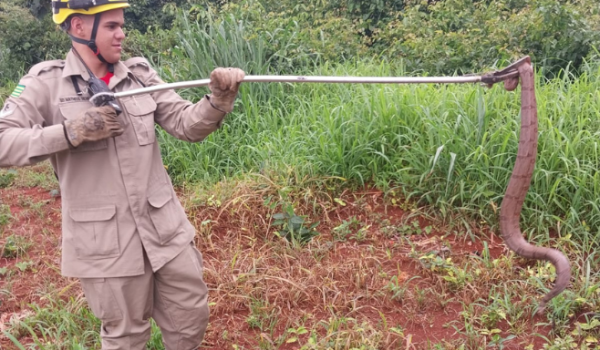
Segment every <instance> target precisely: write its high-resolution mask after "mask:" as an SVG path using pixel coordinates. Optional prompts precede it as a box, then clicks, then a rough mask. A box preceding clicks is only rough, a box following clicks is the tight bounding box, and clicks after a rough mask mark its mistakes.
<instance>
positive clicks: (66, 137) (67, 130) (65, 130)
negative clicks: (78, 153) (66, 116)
mask: <svg viewBox="0 0 600 350" xmlns="http://www.w3.org/2000/svg"><path fill="white" fill-rule="evenodd" d="M67 122H68V121H67V120H65V121H63V122H62V125H63V131H64V132H65V139H67V143H68V144H69V148H71V149H75V148H77V146H79V145H80V144H79V143H78V144H77V145H74V144H73V141H71V138H70V137H69V127H68V126H67V124H66V123H67Z"/></svg>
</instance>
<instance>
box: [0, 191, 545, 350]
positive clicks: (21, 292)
mask: <svg viewBox="0 0 600 350" xmlns="http://www.w3.org/2000/svg"><path fill="white" fill-rule="evenodd" d="M0 195H1V196H0V198H1V200H2V202H3V203H4V204H7V205H9V206H10V210H11V213H12V216H13V218H14V219H13V220H12V221H11V223H10V224H9V226H8V227H7V229H6V230H5V232H10V234H12V235H16V236H21V237H23V238H25V239H26V240H28V241H30V242H31V243H32V244H31V245H30V246H29V247H28V248H27V252H26V254H24V255H23V256H21V257H17V258H1V259H0V269H2V268H7V269H13V270H15V271H18V272H17V273H18V274H19V275H18V278H14V277H13V278H12V279H11V281H10V286H8V285H7V281H6V279H0V290H1V289H7V288H10V294H8V295H0V298H2V299H1V304H0V327H2V328H6V324H7V322H8V321H9V320H10V319H13V320H14V319H15V318H18V317H25V316H27V315H28V314H29V313H30V312H31V311H30V310H31V308H30V306H29V305H31V304H38V305H44V304H45V302H46V301H45V300H44V297H43V296H44V295H45V293H44V291H43V290H41V289H44V288H45V289H49V288H50V289H53V290H55V291H59V292H58V293H59V295H60V297H62V298H67V297H69V296H78V295H82V292H81V289H80V287H79V285H78V283H77V280H74V279H69V278H63V277H61V275H60V259H61V252H60V244H61V238H60V236H61V235H60V232H61V212H60V208H61V199H60V196H57V197H53V196H52V195H51V194H50V192H49V191H48V190H47V189H43V188H39V187H35V188H18V187H9V188H5V189H0ZM357 198H360V200H357ZM344 200H345V201H346V205H345V206H340V207H338V208H332V209H330V210H326V211H325V213H326V214H325V215H326V216H327V218H323V219H324V220H322V224H321V225H320V226H319V227H318V228H319V231H320V232H332V230H333V228H334V227H336V226H339V224H340V223H341V222H344V220H350V218H360V220H361V222H368V223H369V225H364V227H366V229H365V232H366V234H367V236H369V233H373V232H375V231H378V230H381V229H382V223H381V221H378V220H377V218H381V217H385V218H386V220H387V221H386V225H394V224H399V223H400V222H405V221H403V220H405V218H406V215H409V214H410V212H407V211H404V210H402V209H400V208H398V207H392V206H389V205H386V204H385V203H384V201H383V196H382V193H381V192H379V191H376V190H373V191H365V192H363V193H358V194H357V193H354V194H347V195H346V196H345V197H344ZM182 202H186V201H185V199H182ZM359 202H360V203H359ZM190 215H191V217H192V221H194V222H195V223H196V225H198V222H206V220H207V217H209V218H210V219H212V222H213V224H212V225H211V227H210V234H209V236H208V237H209V238H208V239H203V237H202V236H199V237H198V247H199V249H200V250H201V251H202V253H203V255H204V260H205V279H206V281H207V284H208V286H209V288H210V290H211V295H210V297H211V299H212V304H211V319H210V326H209V329H208V331H207V334H206V337H205V340H204V344H203V347H202V348H205V349H231V348H232V344H233V343H235V344H237V345H238V346H240V347H242V346H243V347H246V348H257V339H259V338H261V337H262V335H261V333H264V332H263V331H262V330H261V329H258V328H256V327H251V325H250V324H249V322H248V319H249V317H250V316H251V313H252V310H250V308H249V307H248V303H245V302H240V300H241V299H236V298H235V297H234V296H232V297H229V296H224V294H226V293H224V291H225V287H224V286H225V285H226V284H227V283H226V281H224V280H221V279H222V278H225V277H224V276H223V275H225V274H231V273H235V272H227V271H225V272H223V271H224V270H222V269H223V266H224V265H227V264H228V263H229V262H230V261H231V257H230V256H229V255H227V254H230V253H231V249H232V246H231V245H232V239H231V237H232V235H233V236H235V237H237V238H236V239H237V241H236V243H235V244H237V245H238V247H236V248H235V249H236V250H237V252H238V253H239V252H249V254H257V256H258V257H259V260H260V259H263V260H264V261H266V259H270V257H268V253H265V249H266V251H268V250H269V249H271V250H272V249H274V248H273V245H268V244H266V243H265V244H262V245H261V244H256V243H252V242H255V241H253V239H254V238H252V239H250V238H244V237H241V236H239V230H240V223H239V221H240V220H241V219H240V218H239V217H237V218H232V217H229V218H228V215H230V216H233V214H231V213H230V214H227V212H224V211H222V210H221V211H218V210H215V209H211V208H203V207H202V206H198V207H195V208H194V209H193V210H190ZM238 215H239V213H238ZM369 218H375V219H369ZM415 218H416V220H417V222H418V224H419V227H420V228H423V227H434V229H433V230H431V232H428V233H427V234H423V235H412V236H410V239H411V242H412V244H413V247H414V246H417V247H419V248H421V249H422V250H424V251H425V250H428V249H429V250H433V249H437V250H440V249H442V250H443V249H447V250H448V251H449V252H451V255H450V256H452V259H453V261H461V260H462V259H465V258H467V257H468V256H470V255H481V253H482V251H483V249H484V247H483V241H485V242H487V245H488V248H489V253H490V255H491V257H492V258H497V257H499V256H501V255H503V254H506V253H507V251H506V250H505V248H504V245H503V244H502V243H501V240H500V239H499V238H498V237H497V236H495V235H494V234H492V233H490V232H480V233H479V234H478V237H480V238H481V239H480V240H475V241H472V240H471V239H469V238H467V237H466V236H464V235H463V236H457V235H453V234H447V233H446V232H442V231H440V230H439V229H435V227H436V225H435V223H431V220H430V218H427V217H424V216H416V217H415ZM4 236H6V234H5V235H4ZM324 236H325V237H326V235H324ZM240 237H241V238H240ZM268 237H272V236H269V235H268V234H267V235H265V237H262V238H259V239H258V240H259V241H261V240H267V238H268ZM372 237H373V238H369V239H366V240H362V241H357V240H353V239H348V240H343V241H337V242H334V244H330V245H329V246H328V249H327V250H326V251H325V252H324V253H322V255H321V256H320V258H319V260H318V261H315V259H314V258H313V257H314V255H315V254H316V253H314V251H313V252H312V253H313V254H312V256H311V254H308V255H307V254H302V253H298V254H297V255H295V256H291V254H293V253H286V254H288V256H289V260H291V261H292V262H291V264H290V266H289V269H290V270H295V269H298V274H297V275H294V274H292V273H289V274H282V275H281V276H283V277H281V278H279V277H277V276H278V275H277V274H275V273H272V274H267V275H264V276H263V277H262V278H263V280H262V281H267V280H269V279H270V280H272V281H275V280H277V279H278V278H279V280H283V281H279V282H281V284H277V285H274V287H273V288H274V289H273V290H268V288H267V289H265V291H266V292H265V293H264V296H265V298H266V299H268V300H270V301H271V302H270V303H269V304H270V305H278V306H277V308H276V309H277V312H278V317H277V320H278V323H277V324H276V325H275V326H274V330H273V332H272V334H274V335H281V334H283V333H284V332H285V331H286V329H287V328H289V327H290V322H293V321H290V320H298V319H302V320H304V324H305V325H306V327H307V328H309V327H311V326H312V327H315V328H314V329H317V328H318V327H317V325H318V324H319V322H320V321H324V320H325V321H326V320H328V319H330V318H331V316H332V311H331V310H330V309H328V307H327V305H325V304H323V302H321V301H322V300H323V299H325V298H327V300H328V302H326V304H331V305H332V306H333V309H335V312H337V313H340V312H342V311H343V308H344V303H348V305H347V310H348V313H347V314H346V315H347V316H348V317H352V318H354V319H357V320H358V319H360V320H362V321H364V322H367V323H368V324H372V325H377V324H379V323H381V320H382V315H385V320H386V322H387V324H388V325H401V327H402V333H403V336H402V337H398V338H397V339H388V340H386V341H385V342H384V343H386V344H395V345H394V348H406V349H421V348H423V349H425V348H427V344H436V343H438V342H442V341H446V342H452V341H454V344H457V343H460V342H461V341H465V342H466V340H465V339H463V337H464V334H461V333H459V332H457V329H456V328H455V327H452V326H449V325H451V324H452V322H453V321H456V322H458V324H461V323H464V320H463V319H462V318H461V315H460V313H461V311H462V310H463V308H464V302H465V301H466V302H467V303H468V302H470V300H469V298H468V294H469V292H468V291H463V292H462V294H461V293H458V292H457V293H451V292H450V294H449V295H455V296H458V295H460V296H461V298H456V299H455V300H453V301H450V302H447V303H443V301H442V302H440V301H436V300H434V299H435V296H432V295H431V294H430V295H428V296H427V297H426V300H425V301H424V302H423V301H421V303H420V306H419V307H414V305H416V304H414V302H413V303H412V304H411V303H408V302H404V303H403V302H400V301H397V300H393V299H391V298H381V297H377V296H376V292H377V291H378V289H381V288H382V285H381V284H378V283H379V282H377V281H378V280H377V279H376V278H375V277H372V276H371V274H372V273H374V272H373V271H378V272H377V273H378V274H380V275H381V274H385V275H386V276H388V280H389V276H397V278H398V281H399V282H402V281H405V282H407V285H408V286H411V287H412V288H414V287H420V288H421V290H423V289H424V288H425V287H428V285H429V284H430V285H434V284H435V283H436V282H435V279H434V278H433V277H431V276H429V278H427V276H425V277H426V278H420V279H415V280H414V281H411V280H410V278H411V276H416V275H421V276H424V271H423V268H422V267H421V266H420V265H419V262H418V260H416V259H414V258H412V257H410V254H409V253H410V249H408V248H407V246H406V245H403V244H402V243H401V241H400V240H399V239H398V238H396V237H393V236H392V237H386V236H382V235H378V234H372ZM320 239H323V240H325V238H324V237H323V238H320ZM254 240H255V239H254ZM442 241H443V242H444V244H443V245H442V244H441V242H442ZM244 245H245V246H244ZM322 246H324V245H320V247H322ZM315 251H316V250H315ZM228 252H229V253H228ZM319 252H322V251H321V250H319ZM389 252H394V254H395V255H394V256H395V257H397V258H395V259H387V258H386V254H390V253H389ZM277 254H279V253H277ZM277 256H278V257H281V256H283V255H277ZM25 259H26V260H27V261H28V262H29V264H30V268H29V269H26V270H25V271H19V270H20V269H19V268H18V264H19V262H22V261H24V260H25ZM286 259H287V258H286ZM288 263H289V262H288ZM265 264H266V265H264V266H263V268H264V267H268V268H269V269H274V270H276V269H278V268H280V267H285V266H286V264H287V263H283V262H279V261H278V262H275V263H274V264H273V265H269V264H268V263H265ZM327 266H329V267H330V268H326V267H327ZM301 267H302V268H304V269H307V270H310V271H311V273H310V275H306V276H305V277H301V276H304V275H302V274H303V272H302V271H300V270H301V269H299V268H301ZM331 267H332V268H331ZM320 269H323V271H321V270H320ZM274 270H273V271H274ZM356 271H358V272H357V273H354V272H356ZM361 271H362V272H361ZM294 276H299V277H298V280H293V278H294ZM309 276H310V277H309ZM303 278H304V279H303ZM229 281H230V282H231V281H234V279H231V280H229ZM257 281H258V282H260V281H259V280H255V281H254V282H257ZM319 281H322V283H320V284H321V286H317V284H319ZM499 282H501V281H499ZM303 283H307V284H308V283H311V286H313V285H314V288H309V287H304V286H303V287H299V286H298V285H302V284H303ZM328 283H330V284H332V285H333V284H337V285H338V289H335V288H333V287H332V288H331V289H330V290H326V288H325V287H323V286H325V285H328ZM248 284H251V283H248ZM238 286H239V284H238ZM242 288H246V287H242ZM247 288H252V286H248V287H247ZM299 288H300V291H298V290H299ZM361 288H362V289H361ZM345 290H347V291H348V294H349V295H351V297H348V296H345V295H343V292H344V291H345ZM359 290H362V291H366V292H361V293H359V292H358V291H359ZM236 292H239V293H243V292H244V290H237V291H236ZM249 293H252V291H251V290H249ZM269 293H272V294H269ZM294 293H295V294H294ZM328 293H329V294H328ZM336 293H337V295H333V294H336ZM369 293H370V294H369ZM292 294H293V295H292ZM304 294H305V295H304ZM319 294H321V295H319ZM330 294H331V295H330ZM286 299H287V300H290V301H289V302H288V305H286V302H285V301H284V300H286ZM338 300H340V301H339V302H338ZM471 301H473V302H474V300H471ZM515 302H518V301H515ZM350 304H351V305H350ZM406 309H411V310H412V312H410V313H409V312H407V311H406ZM286 319H287V320H288V321H286ZM544 321H546V320H545V319H544V318H542V317H541V316H536V318H534V319H533V320H532V322H531V328H530V329H529V330H528V331H527V332H524V334H522V335H520V336H519V339H521V340H525V341H526V342H529V343H534V344H535V349H540V348H541V344H543V342H542V339H541V338H540V337H539V336H534V335H533V334H535V333H537V334H541V335H547V334H548V332H549V331H550V327H549V326H535V324H536V323H539V322H544ZM498 327H499V328H500V329H501V330H502V332H503V334H504V335H507V334H508V332H507V330H508V329H509V327H508V325H507V324H506V322H505V321H503V322H501V323H500V324H499V325H498ZM309 329H310V328H309ZM323 332H325V331H323ZM225 334H230V337H229V338H228V337H226V336H224V335H225ZM528 334H529V335H528ZM265 336H266V335H265ZM307 336H308V335H304V336H302V337H300V340H305V339H306V338H303V337H307ZM388 336H389V333H388ZM21 342H23V343H24V344H25V343H28V339H27V338H23V339H21ZM519 344H524V343H523V342H521V343H518V342H516V341H512V342H507V343H506V344H505V347H504V348H505V349H518V348H522V345H519ZM0 347H1V348H2V349H16V347H14V345H12V343H11V342H10V341H8V339H6V338H2V339H1V340H0ZM278 348H279V349H297V348H299V345H298V343H296V342H292V343H284V344H283V345H281V346H279V347H278Z"/></svg>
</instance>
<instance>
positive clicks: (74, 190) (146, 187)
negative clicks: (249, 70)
mask: <svg viewBox="0 0 600 350" xmlns="http://www.w3.org/2000/svg"><path fill="white" fill-rule="evenodd" d="M114 68H115V69H114V77H113V78H112V79H111V80H110V84H109V88H110V89H111V90H112V91H114V92H120V91H125V90H131V89H137V88H141V87H143V86H142V84H143V85H145V86H152V85H156V84H162V83H163V81H162V80H161V79H160V78H159V77H158V75H157V73H156V72H155V71H154V70H153V69H152V68H151V67H150V65H149V64H148V62H147V61H146V60H145V59H143V58H132V59H129V60H127V61H125V62H118V63H117V64H115V65H114ZM88 79H89V74H88V73H87V71H86V69H85V67H84V66H83V64H82V63H81V62H80V61H79V60H78V59H77V57H76V56H75V55H74V54H73V52H72V51H71V52H69V54H68V55H67V57H66V59H65V60H55V61H47V62H42V63H40V64H38V65H36V66H34V67H33V68H32V69H31V70H30V71H29V73H28V74H27V75H26V76H25V77H23V78H22V79H21V81H20V82H19V86H18V87H17V89H16V90H15V92H13V94H12V95H11V97H9V98H8V99H7V100H6V102H5V104H4V107H3V108H2V110H1V111H0V167H12V166H27V165H31V164H34V163H37V162H40V161H42V160H46V159H49V160H50V162H51V163H52V166H53V167H54V170H55V172H56V175H57V177H58V181H59V183H60V188H61V196H62V273H63V275H65V276H70V277H80V278H103V277H124V276H135V275H139V274H142V273H143V272H144V259H143V249H145V250H146V252H147V255H148V258H149V261H150V263H151V265H152V269H153V270H154V271H156V270H158V269H160V268H161V267H162V266H163V265H164V264H165V263H167V262H169V261H170V260H171V259H172V258H174V257H175V256H176V255H177V254H178V253H180V252H181V251H182V250H183V249H184V247H185V246H186V245H189V243H190V242H191V240H192V239H193V237H194V227H193V226H192V224H191V223H190V222H189V221H188V219H187V216H186V214H185V212H184V210H183V207H182V206H181V204H180V202H179V200H178V199H177V196H176V195H175V191H174V190H173V186H172V184H171V180H170V178H169V176H168V175H167V173H166V170H165V167H164V165H163V162H162V158H161V154H160V150H159V147H158V144H157V141H156V134H155V124H158V125H159V126H160V127H162V128H163V129H164V130H166V131H167V132H168V133H169V134H171V135H173V136H174V137H176V138H178V139H181V140H185V141H189V142H198V141H201V140H203V139H204V138H205V137H206V136H207V135H208V134H210V133H211V132H213V131H214V130H216V129H217V128H218V127H219V126H220V123H221V121H222V119H223V117H224V115H225V114H224V113H222V112H220V111H217V110H216V109H214V108H212V107H211V106H210V103H209V101H208V99H207V98H203V99H202V100H201V101H200V102H198V103H197V104H193V103H191V102H189V101H186V100H184V99H182V98H181V97H180V96H179V95H177V94H176V93H175V92H174V91H172V90H169V91H162V92H155V93H151V94H144V95H138V96H132V97H127V98H123V99H121V100H120V101H119V103H120V105H121V106H122V109H123V113H122V114H121V115H120V116H119V118H121V121H122V122H123V123H124V125H125V132H124V133H123V135H121V136H118V137H114V138H110V139H106V140H102V141H98V142H88V143H83V144H81V145H80V146H79V147H78V148H76V149H72V148H70V147H69V144H68V142H67V140H66V137H65V133H64V128H63V125H62V124H61V123H62V122H63V121H64V120H65V119H69V118H74V117H77V116H78V115H80V114H81V113H82V112H84V111H85V110H86V109H88V108H90V107H92V104H91V103H90V102H89V101H88V98H89V95H88V93H87V91H86V90H87V89H86V87H87V83H86V81H87V80H88ZM78 90H79V93H78Z"/></svg>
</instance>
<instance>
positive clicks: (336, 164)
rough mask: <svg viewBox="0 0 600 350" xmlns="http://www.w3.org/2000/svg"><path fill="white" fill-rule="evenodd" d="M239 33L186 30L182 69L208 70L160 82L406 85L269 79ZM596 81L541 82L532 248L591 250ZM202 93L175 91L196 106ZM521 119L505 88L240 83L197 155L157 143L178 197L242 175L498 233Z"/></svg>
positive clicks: (590, 72)
mask: <svg viewBox="0 0 600 350" xmlns="http://www.w3.org/2000/svg"><path fill="white" fill-rule="evenodd" d="M234 24H235V22H234V23H229V22H228V21H223V22H222V23H221V24H220V27H219V28H218V29H211V30H208V31H203V29H202V28H189V29H188V30H186V31H184V32H183V33H182V38H181V40H182V43H183V44H182V51H181V57H180V59H181V61H182V62H187V60H188V59H189V58H193V59H192V60H191V61H190V62H206V64H204V65H202V66H201V67H199V66H197V65H190V64H181V65H179V66H178V70H174V69H171V68H164V69H162V74H164V75H165V76H167V77H171V78H174V79H176V78H177V77H179V79H181V77H183V76H185V77H189V78H191V77H194V78H201V77H207V76H208V73H209V71H210V70H211V69H212V68H213V67H216V66H222V65H234V66H239V67H242V68H245V69H247V70H248V72H249V73H250V74H311V75H333V76H346V75H349V76H394V75H398V74H401V75H406V73H404V72H403V69H402V67H397V66H394V65H392V64H390V63H385V62H383V63H381V62H372V61H362V62H350V63H345V64H328V63H323V64H321V65H320V66H318V67H317V68H314V69H313V70H311V71H310V72H307V71H306V69H304V68H297V67H296V66H293V65H292V66H287V67H285V69H281V70H278V71H269V70H270V69H272V68H270V67H278V66H277V65H274V64H273V62H270V61H269V57H271V56H268V54H269V53H266V52H263V51H261V50H260V47H261V45H260V38H252V40H254V41H252V40H250V39H249V40H250V41H249V42H248V43H243V42H242V41H240V40H239V38H240V37H243V36H244V29H243V27H241V26H240V25H238V26H235V27H234ZM228 26H230V27H233V28H229V27H228ZM214 27H215V26H210V27H209V28H214ZM232 38H233V39H232ZM230 39H231V41H232V48H231V50H230V51H228V52H227V55H228V56H226V57H221V56H219V55H212V54H211V52H212V51H210V50H209V45H208V46H207V45H205V44H206V42H209V41H211V40H212V42H215V43H220V42H221V43H225V42H227V40H230ZM257 48H258V49H257ZM222 55H225V54H222ZM248 62H256V65H255V66H253V67H249V66H248ZM299 67H301V66H299ZM173 72H176V74H177V75H174V74H175V73H173ZM599 73H600V66H599V65H598V64H597V62H590V63H589V64H588V65H587V66H585V67H584V68H583V72H582V74H581V75H579V76H577V77H575V76H573V75H572V74H571V73H570V72H569V71H564V72H563V74H562V77H560V78H555V79H552V80H548V81H546V80H542V79H541V78H538V80H537V83H536V85H537V90H536V93H537V99H538V115H539V130H540V141H539V150H538V161H537V165H536V170H535V173H534V178H533V181H532V187H531V189H530V192H529V194H528V196H527V199H526V202H525V208H524V211H523V220H524V222H525V223H526V226H525V227H526V234H527V236H528V237H533V236H536V237H537V236H538V235H542V236H543V237H542V238H540V239H544V240H546V241H548V239H549V237H550V232H555V233H558V234H560V235H561V236H566V235H568V234H573V235H576V236H577V237H579V238H583V237H584V236H587V237H589V238H590V241H594V240H597V238H598V230H597V228H598V227H600V202H599V199H598V198H600V196H599V194H600V185H599V184H600V175H599V173H598V171H597V169H599V168H600V163H599V159H600V157H599V154H598V153H599V149H598V144H597V138H598V130H600V128H599V127H600V125H599V122H598V120H600V118H598V116H599V115H600V109H599V108H598V105H597V103H596V101H597V99H598V91H600V81H599V80H598V79H597V76H598V74H599ZM206 92H207V91H205V90H202V89H195V90H186V91H182V93H183V94H184V96H186V97H188V98H191V99H193V100H196V99H198V98H200V97H201V96H202V94H204V93H206ZM519 108H520V95H519V93H518V91H517V92H506V91H504V89H503V88H502V87H501V86H495V87H494V88H492V89H487V88H484V87H479V86H473V85H360V84H352V85H331V84H329V85H328V84H295V85H294V84H264V83H263V84H258V83H247V84H242V87H241V91H240V96H239V99H238V101H237V103H236V110H235V112H234V113H232V114H231V115H229V116H228V117H227V122H226V123H225V125H224V126H223V127H222V128H221V130H219V131H218V132H216V133H214V134H212V135H210V136H209V137H208V139H207V140H205V141H204V142H203V143H200V144H189V143H184V142H181V141H178V140H175V139H174V138H172V137H170V136H169V135H167V134H165V133H164V132H161V133H160V141H161V145H162V153H163V156H164V159H165V163H166V164H168V169H169V173H170V174H171V176H172V177H173V178H174V180H175V181H176V182H177V183H179V184H183V183H187V182H194V183H199V182H203V183H210V184H215V183H217V182H219V181H221V180H222V179H224V178H237V177H243V176H245V174H248V173H258V174H262V175H263V176H267V177H269V178H270V179H271V180H272V181H274V182H278V183H279V184H289V183H290V182H291V181H295V182H296V183H295V185H300V186H306V185H309V184H310V183H311V182H314V181H317V182H319V181H323V179H324V178H328V179H337V180H338V181H337V187H338V188H341V187H343V188H348V187H356V186H362V185H365V184H367V185H369V186H376V187H378V188H382V189H385V190H389V189H395V190H396V191H397V192H398V194H399V195H400V196H402V197H404V198H408V199H413V200H418V202H419V204H422V205H432V206H434V207H435V208H436V209H438V210H439V211H440V212H441V213H442V215H446V213H448V212H450V211H452V212H457V211H460V212H462V213H464V214H465V215H466V216H468V217H471V218H475V219H476V220H483V221H484V222H485V223H487V224H490V225H493V226H495V225H496V224H497V209H498V207H499V205H500V201H501V199H502V196H503V194H504V190H505V186H506V184H507V183H508V179H509V176H510V173H511V171H512V167H513V165H514V162H515V156H516V149H517V139H518V134H519V128H520V122H519ZM315 179H316V180H315ZM331 182H334V183H335V182H336V181H335V180H332V181H331ZM586 230H587V231H586Z"/></svg>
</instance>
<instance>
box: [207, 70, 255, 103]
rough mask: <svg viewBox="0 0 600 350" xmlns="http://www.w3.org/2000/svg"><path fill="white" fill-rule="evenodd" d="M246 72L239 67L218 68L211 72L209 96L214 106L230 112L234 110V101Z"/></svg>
mask: <svg viewBox="0 0 600 350" xmlns="http://www.w3.org/2000/svg"><path fill="white" fill-rule="evenodd" d="M245 76H246V74H245V73H244V71H243V70H241V69H239V68H216V69H215V70H213V71H212V72H211V73H210V83H209V84H208V88H209V89H210V92H211V94H210V95H209V96H208V99H209V101H210V104H211V105H212V106H213V108H215V109H217V110H219V111H221V112H223V113H229V112H231V111H233V102H234V101H235V97H236V96H237V93H238V89H239V88H240V83H241V82H242V80H244V77H245Z"/></svg>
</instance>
